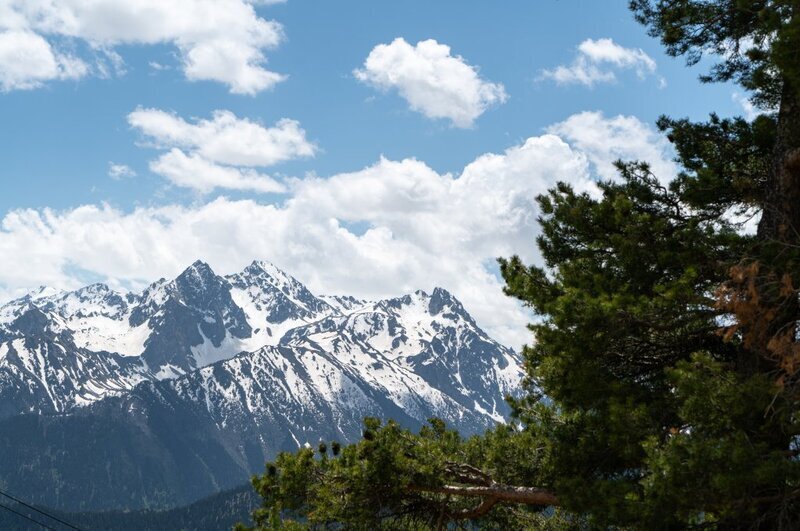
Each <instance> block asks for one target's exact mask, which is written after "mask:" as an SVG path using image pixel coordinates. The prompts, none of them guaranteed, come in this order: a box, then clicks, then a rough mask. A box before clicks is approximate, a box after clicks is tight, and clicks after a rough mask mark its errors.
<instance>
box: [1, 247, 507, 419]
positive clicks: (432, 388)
mask: <svg viewBox="0 0 800 531" xmlns="http://www.w3.org/2000/svg"><path fill="white" fill-rule="evenodd" d="M269 346H281V347H282V350H281V351H282V352H289V351H294V353H295V355H297V356H301V355H306V354H307V353H318V355H319V356H320V357H321V358H320V359H322V358H323V357H324V358H325V359H328V361H329V363H330V364H331V365H330V367H329V368H331V367H335V368H336V371H337V375H336V377H335V379H334V380H335V381H333V380H332V381H331V382H330V383H329V384H322V383H321V382H318V381H317V380H315V378H318V377H321V376H319V375H317V374H316V373H314V372H313V371H311V370H310V369H309V371H310V372H308V373H307V378H309V379H310V380H309V382H315V385H318V388H319V392H320V393H321V396H324V397H326V398H328V399H333V396H334V395H335V393H336V392H338V390H337V388H336V386H337V385H345V383H343V382H345V380H344V379H343V378H345V377H347V378H349V379H350V380H353V381H359V382H368V384H369V385H370V386H372V387H374V388H375V389H379V390H381V392H383V393H384V394H385V395H386V396H387V397H391V399H392V400H395V401H397V403H398V404H404V403H408V404H410V402H409V400H411V399H410V398H409V396H411V395H414V396H415V397H416V399H419V400H422V401H429V400H432V399H433V398H432V397H434V396H436V395H437V393H446V394H447V396H448V397H450V399H452V400H454V401H455V403H457V404H459V405H460V406H461V407H463V408H466V409H470V410H473V409H474V410H476V411H479V412H481V413H482V414H484V415H486V416H488V417H490V418H493V419H496V420H500V419H501V418H502V414H503V413H504V410H502V411H501V410H498V407H500V408H501V409H502V407H504V405H505V404H504V402H503V400H502V398H503V395H504V394H505V393H508V392H509V391H511V390H513V388H514V386H515V385H516V384H517V382H518V380H519V377H520V369H519V363H518V360H517V358H516V355H515V354H514V353H513V352H512V351H511V350H509V349H507V348H504V347H502V346H501V345H499V344H497V343H496V342H494V341H492V340H491V339H490V338H489V337H488V336H486V334H485V333H484V332H483V331H482V330H481V329H480V328H479V327H478V326H477V325H476V323H475V322H474V321H473V320H472V318H471V317H470V316H469V315H468V314H467V312H466V311H465V310H464V308H463V307H462V306H461V304H460V303H459V302H458V301H457V300H456V299H455V298H453V297H452V296H451V295H450V294H449V293H448V292H447V291H445V290H443V289H440V288H437V289H435V290H434V291H433V293H432V294H431V295H427V294H425V293H424V292H421V291H418V292H416V293H415V294H413V295H406V296H404V297H400V298H396V299H389V300H384V301H378V302H367V301H362V300H358V299H355V298H353V297H343V296H338V297H317V296H315V295H314V294H312V293H311V292H310V291H309V290H308V289H307V288H306V287H305V286H304V285H303V284H302V283H300V282H299V281H297V280H296V279H294V278H293V277H291V276H290V275H288V274H286V273H284V272H283V271H281V270H280V269H278V268H277V267H275V266H274V265H272V264H270V263H267V262H253V263H252V264H251V265H250V266H248V267H247V268H246V269H245V270H244V271H242V272H240V273H237V274H234V275H230V276H227V277H222V276H219V275H216V274H215V273H214V272H213V271H212V270H211V268H210V267H209V266H208V265H207V264H205V263H203V262H195V263H194V264H192V265H191V266H190V267H189V268H187V269H186V270H185V271H184V272H183V273H181V274H180V275H179V276H178V277H177V278H175V279H174V280H171V281H167V280H165V279H161V280H159V281H157V282H155V283H153V284H151V285H150V286H149V287H147V288H146V289H145V290H144V291H143V292H142V293H139V294H122V293H117V292H115V291H113V290H111V289H110V288H108V287H107V286H105V285H103V284H94V285H91V286H88V287H85V288H82V289H79V290H77V291H72V292H57V291H54V290H48V289H45V288H42V289H39V290H37V291H36V292H34V293H32V294H30V295H27V296H25V297H23V298H20V299H17V300H14V301H11V302H9V303H7V304H5V305H3V306H0V397H8V398H9V399H8V400H5V401H3V404H2V406H0V415H10V414H15V413H29V412H33V413H54V412H65V411H69V410H70V409H71V408H73V407H76V406H83V405H86V404H88V403H91V402H94V401H97V400H100V399H102V398H104V397H105V396H108V395H118V394H120V393H124V392H127V391H129V390H130V389H131V388H132V387H133V386H135V385H137V384H139V383H141V382H142V381H145V380H163V379H174V378H177V377H179V376H182V375H185V374H187V373H190V372H192V371H195V370H197V369H200V368H202V367H205V366H209V365H212V364H214V363H216V362H219V361H224V360H228V359H231V358H232V357H234V356H236V355H237V354H239V353H242V352H251V353H257V352H259V350H260V349H263V347H269ZM320 370H323V369H320ZM331 370H332V369H331ZM328 377H329V378H330V375H329V376H328ZM309 382H304V383H309ZM325 385H328V386H329V388H328V389H324V387H325ZM405 390H410V391H408V392H406V391H405ZM409 393H410V394H409ZM11 397H13V400H12V399H11ZM409 407H410V406H409ZM423 418H424V417H423Z"/></svg>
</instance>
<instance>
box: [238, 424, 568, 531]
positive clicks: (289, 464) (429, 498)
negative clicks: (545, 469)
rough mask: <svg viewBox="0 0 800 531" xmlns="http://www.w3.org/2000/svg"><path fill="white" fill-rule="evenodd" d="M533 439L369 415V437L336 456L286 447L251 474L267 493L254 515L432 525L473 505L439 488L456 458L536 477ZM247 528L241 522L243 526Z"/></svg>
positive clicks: (529, 518) (280, 520) (499, 515)
mask: <svg viewBox="0 0 800 531" xmlns="http://www.w3.org/2000/svg"><path fill="white" fill-rule="evenodd" d="M533 443H534V440H533V439H531V438H530V437H529V436H528V434H527V433H526V432H520V431H518V430H516V429H515V428H514V427H513V426H511V425H509V426H499V427H498V428H496V429H495V430H493V431H490V432H488V433H487V434H486V435H485V436H483V437H472V438H469V439H464V438H462V437H461V436H460V435H459V434H458V432H456V431H452V430H448V429H446V428H445V425H444V423H443V422H442V421H441V420H438V419H431V420H430V423H429V424H428V425H426V426H425V427H423V428H422V429H421V430H420V432H419V433H418V434H414V433H411V432H409V431H408V430H405V429H403V428H401V427H400V426H399V425H398V424H397V423H395V422H393V421H389V422H387V423H385V424H382V423H381V422H380V421H379V420H377V419H366V420H365V423H364V437H363V438H362V440H361V441H360V442H358V443H356V444H352V445H349V446H346V447H344V448H342V451H341V453H340V455H339V456H338V457H332V458H326V456H324V455H317V456H315V455H314V452H313V451H312V450H310V449H308V448H306V449H303V450H300V451H299V452H297V453H282V454H280V455H279V456H278V457H277V459H276V460H275V462H274V463H270V464H268V465H267V473H266V474H265V475H263V476H260V477H256V478H254V480H253V485H254V487H255V489H256V490H257V491H258V492H259V493H260V494H261V495H262V496H263V497H264V501H265V503H264V507H263V508H262V509H259V510H257V511H256V512H255V514H254V520H255V522H256V524H257V526H259V527H258V528H260V529H294V528H297V529H305V528H313V529H325V528H328V527H335V526H337V525H344V526H346V527H347V528H354V529H428V528H430V527H432V526H435V525H437V524H438V523H440V522H447V521H449V520H451V519H452V517H453V514H454V513H455V512H457V511H460V510H464V509H469V508H471V507H473V506H474V505H476V503H475V502H473V501H471V500H461V501H456V500H454V501H450V502H448V500H447V496H446V495H443V494H439V493H437V492H434V491H435V490H436V489H437V488H439V487H441V486H442V485H443V484H444V480H445V478H447V477H448V476H452V475H453V474H454V473H460V474H467V473H469V470H459V466H458V464H459V463H472V464H473V465H472V466H474V467H476V468H480V469H484V470H490V471H492V473H493V474H494V477H496V478H498V479H499V480H503V481H506V482H508V483H512V482H519V481H522V480H523V479H528V478H530V477H531V474H532V473H535V472H534V471H533V470H530V469H526V467H525V465H524V463H525V462H526V461H527V459H526V457H527V456H529V455H531V454H535V453H536V449H535V447H533ZM556 521H561V518H560V517H558V518H556V519H555V520H553V519H552V518H551V517H546V516H543V515H541V514H539V511H538V510H537V508H536V507H531V508H520V507H498V508H497V509H495V511H493V513H492V514H491V515H488V516H486V517H484V518H481V519H478V520H476V523H479V524H480V525H484V526H488V527H493V528H498V529H499V528H505V529H509V528H517V527H520V526H523V527H530V526H538V527H540V528H542V529H546V528H547V527H543V526H552V525H553V523H554V522H556ZM242 529H244V528H242Z"/></svg>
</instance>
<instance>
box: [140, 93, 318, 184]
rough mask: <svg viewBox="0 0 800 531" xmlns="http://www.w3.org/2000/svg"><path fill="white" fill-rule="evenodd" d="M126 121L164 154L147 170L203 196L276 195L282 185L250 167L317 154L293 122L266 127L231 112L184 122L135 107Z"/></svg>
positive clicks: (295, 122)
mask: <svg viewBox="0 0 800 531" xmlns="http://www.w3.org/2000/svg"><path fill="white" fill-rule="evenodd" d="M128 123H129V124H130V125H131V127H133V128H134V129H136V130H138V131H139V132H141V133H142V135H143V136H144V137H145V138H146V139H147V140H148V141H149V142H150V143H151V144H152V146H153V147H155V148H158V149H166V150H168V151H167V152H166V153H164V154H162V155H161V156H160V157H159V158H158V159H156V160H154V161H153V162H152V163H151V164H150V168H151V169H152V170H153V171H154V172H155V173H158V174H160V175H162V176H164V177H166V178H167V179H168V180H169V181H170V182H172V183H173V184H175V185H177V186H182V187H186V188H193V189H195V190H197V191H199V192H201V193H208V192H210V191H212V190H214V189H215V188H227V189H231V190H252V191H255V192H262V193H266V192H281V191H283V190H284V187H283V186H282V185H281V184H280V183H278V182H277V181H275V180H274V179H272V178H271V177H269V176H267V175H264V174H261V173H258V172H257V171H255V170H254V169H253V168H256V167H266V166H272V165H275V164H278V163H280V162H284V161H287V160H291V159H295V158H298V157H310V156H313V155H314V153H315V152H316V147H315V146H314V144H313V143H311V142H309V141H308V140H307V139H306V133H305V131H304V130H303V129H302V128H301V127H300V124H299V123H298V122H297V121H295V120H288V119H283V120H280V121H278V122H277V123H276V124H275V125H274V126H273V127H265V126H263V125H261V124H259V123H256V122H253V121H250V120H248V119H246V118H238V117H236V115H234V114H233V113H232V112H230V111H214V112H213V113H212V118H211V119H210V120H205V119H201V120H195V121H194V122H187V121H186V120H184V119H183V118H181V117H180V116H177V115H175V114H173V113H169V112H166V111H162V110H160V109H146V108H139V109H136V110H135V111H133V112H132V113H130V114H129V115H128Z"/></svg>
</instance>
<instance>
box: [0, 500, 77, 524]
mask: <svg viewBox="0 0 800 531" xmlns="http://www.w3.org/2000/svg"><path fill="white" fill-rule="evenodd" d="M0 495H3V496H5V497H6V498H9V499H11V500H14V501H15V502H17V503H18V504H20V505H23V506H25V507H27V508H28V509H31V510H33V511H36V512H37V513H39V514H41V515H44V516H46V517H48V518H50V519H52V520H55V521H56V522H58V523H59V524H64V525H65V526H67V527H69V528H70V529H74V530H75V531H81V528H79V527H76V526H74V525H72V524H70V523H69V522H65V521H64V520H62V519H60V518H58V517H56V516H53V515H52V514H50V513H48V512H46V511H43V510H42V509H39V508H37V507H34V506H33V505H30V504H27V503H25V502H24V501H22V500H20V499H19V498H15V497H14V496H12V495H11V494H9V493H7V492H3V491H2V490H0ZM4 507H5V506H4ZM6 508H7V509H8V507H6ZM9 510H13V509H9ZM37 523H38V522H37ZM41 525H44V524H41ZM45 527H47V526H45ZM48 529H52V527H48Z"/></svg>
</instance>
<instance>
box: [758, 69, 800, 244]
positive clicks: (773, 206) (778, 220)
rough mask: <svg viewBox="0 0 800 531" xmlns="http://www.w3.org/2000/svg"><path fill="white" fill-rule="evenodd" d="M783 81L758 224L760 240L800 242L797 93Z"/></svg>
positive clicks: (799, 103)
mask: <svg viewBox="0 0 800 531" xmlns="http://www.w3.org/2000/svg"><path fill="white" fill-rule="evenodd" d="M797 89H798V88H797V87H794V86H793V85H792V84H790V83H789V81H788V80H786V81H784V85H783V91H782V95H781V103H780V109H779V110H778V125H777V132H776V139H775V148H774V151H773V156H772V168H771V171H770V176H769V182H767V185H766V193H765V201H764V210H763V213H762V215H761V221H760V222H759V224H758V238H759V239H760V240H761V241H763V242H770V241H772V242H780V243H787V244H790V245H795V244H798V243H800V93H798V90H797Z"/></svg>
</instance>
